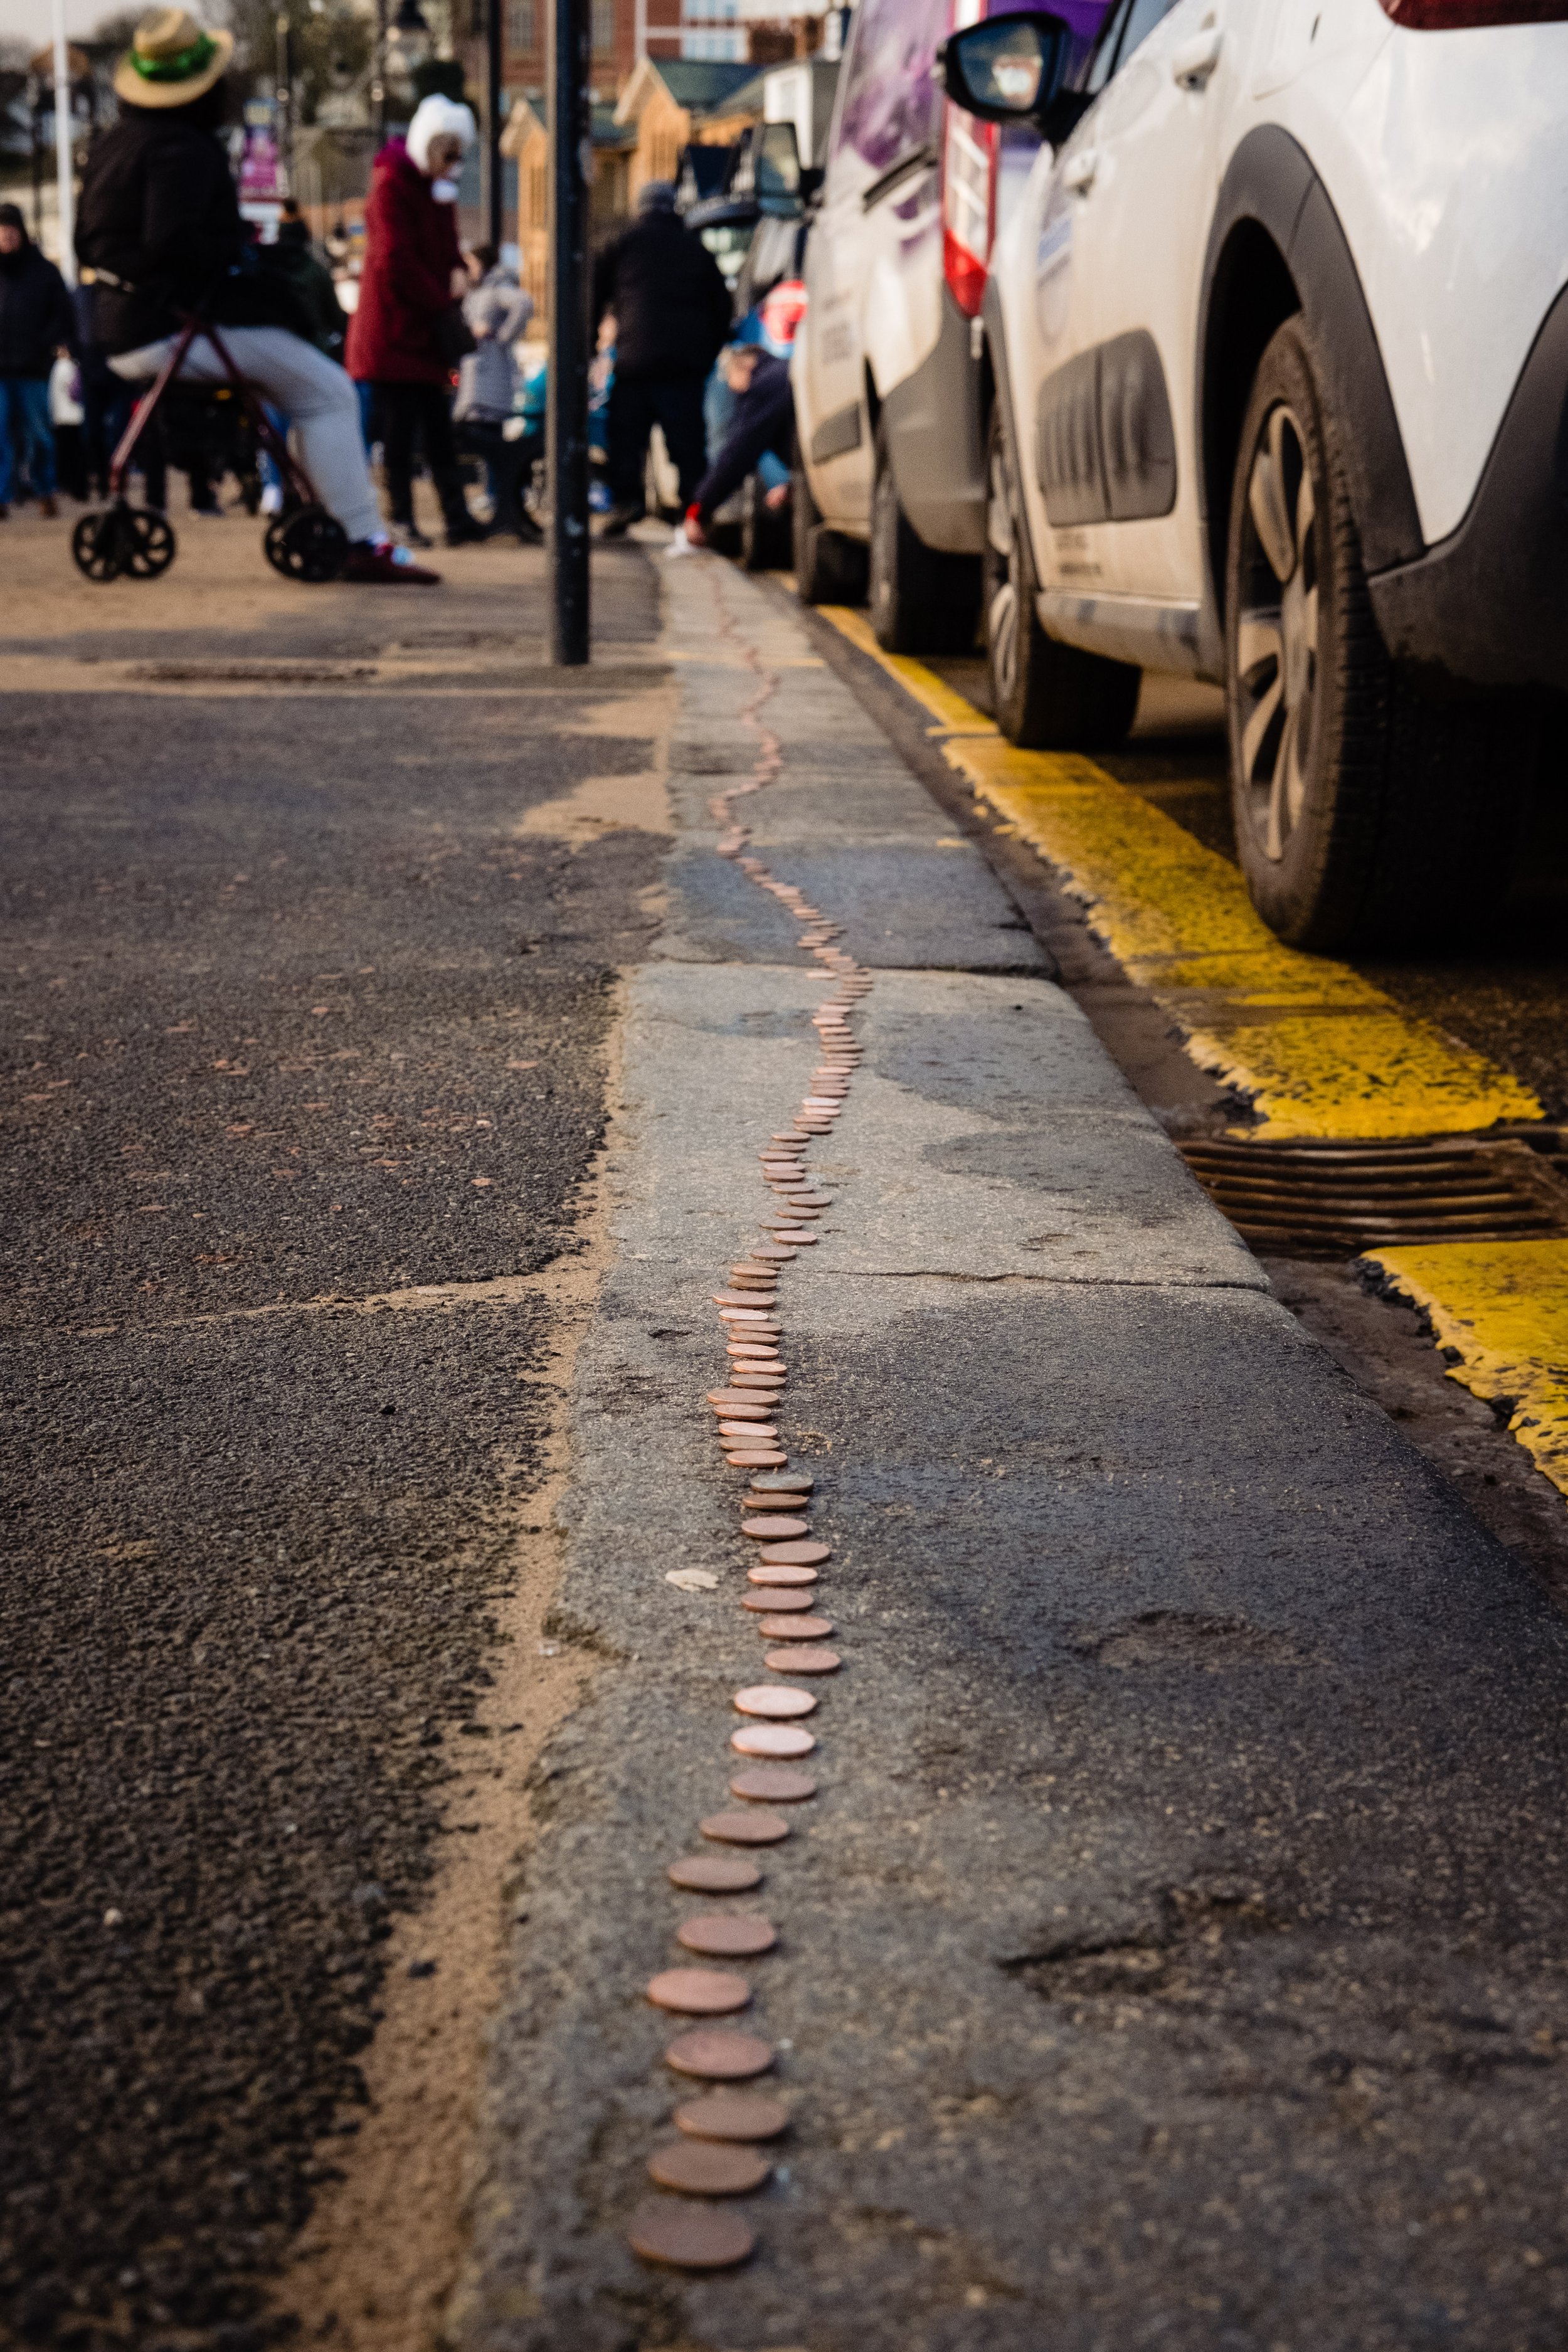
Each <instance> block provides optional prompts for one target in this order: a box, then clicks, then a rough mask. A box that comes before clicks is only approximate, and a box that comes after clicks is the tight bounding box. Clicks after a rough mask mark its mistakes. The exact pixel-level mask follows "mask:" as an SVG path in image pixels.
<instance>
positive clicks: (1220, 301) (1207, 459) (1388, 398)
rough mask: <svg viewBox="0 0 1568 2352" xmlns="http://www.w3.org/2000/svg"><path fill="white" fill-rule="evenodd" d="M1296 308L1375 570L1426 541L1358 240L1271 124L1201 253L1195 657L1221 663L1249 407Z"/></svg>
mask: <svg viewBox="0 0 1568 2352" xmlns="http://www.w3.org/2000/svg"><path fill="white" fill-rule="evenodd" d="M1293 316H1300V318H1301V319H1302V320H1303V322H1304V325H1305V327H1306V331H1307V333H1308V335H1309V336H1310V339H1311V341H1312V347H1313V353H1314V357H1315V359H1316V360H1317V362H1318V365H1319V368H1320V371H1321V377H1322V381H1323V383H1324V386H1325V390H1326V392H1327V394H1328V397H1329V400H1330V403H1331V406H1332V409H1333V413H1334V416H1335V419H1336V422H1337V423H1338V425H1340V427H1341V432H1340V436H1339V437H1340V443H1341V456H1342V461H1343V463H1344V467H1345V472H1346V477H1347V480H1348V485H1349V489H1350V498H1351V506H1352V511H1353V513H1354V515H1355V519H1356V527H1357V530H1358V531H1359V533H1360V536H1361V543H1362V556H1363V562H1364V564H1365V566H1366V569H1367V571H1368V572H1379V571H1382V570H1384V569H1385V568H1386V567H1387V566H1388V565H1390V564H1394V563H1404V562H1410V561H1411V560H1412V558H1413V557H1415V556H1416V555H1419V554H1420V553H1421V551H1422V548H1423V541H1422V537H1421V522H1420V517H1419V515H1418V513H1417V511H1416V506H1415V491H1414V489H1413V488H1412V486H1411V480H1410V469H1409V466H1408V464H1407V463H1406V460H1405V443H1404V439H1403V437H1402V436H1401V434H1400V430H1399V421H1398V418H1397V417H1396V415H1394V399H1393V395H1392V394H1391V393H1390V391H1389V388H1388V377H1387V373H1386V372H1385V370H1384V364H1383V354H1382V352H1381V351H1380V349H1379V347H1378V341H1377V332H1376V330H1375V328H1374V327H1373V321H1372V313H1371V311H1370V310H1368V308H1367V302H1366V296H1365V293H1364V291H1363V288H1362V282H1361V277H1360V273H1359V272H1358V270H1357V268H1356V266H1355V261H1354V258H1353V257H1352V253H1351V249H1350V244H1349V241H1348V239H1347V238H1346V236H1345V233H1344V230H1343V228H1342V226H1341V224H1340V219H1339V215H1338V214H1337V213H1336V212H1335V210H1334V208H1333V205H1332V204H1331V201H1330V198H1329V194H1328V191H1327V190H1326V189H1325V187H1324V186H1323V184H1322V182H1321V179H1320V178H1319V177H1318V174H1317V173H1316V172H1315V171H1314V169H1313V168H1312V164H1311V162H1310V158H1309V156H1308V155H1307V153H1306V151H1305V149H1303V148H1302V147H1301V146H1300V145H1299V144H1298V142H1296V141H1295V140H1294V139H1292V138H1291V137H1290V135H1289V132H1288V131H1282V130H1280V129H1279V126H1278V125H1277V124H1272V123H1270V124H1265V125H1264V126H1262V127H1261V128H1260V129H1258V130H1257V131H1251V132H1249V134H1248V135H1247V138H1246V139H1244V140H1243V141H1242V142H1241V144H1240V146H1239V147H1238V148H1237V151H1236V153H1235V154H1234V155H1233V156H1232V158H1231V160H1230V164H1229V166H1228V168H1227V170H1226V175H1225V178H1224V180H1223V181H1222V183H1221V184H1220V191H1219V195H1218V197H1217V199H1216V201H1215V211H1214V217H1213V222H1212V225H1211V227H1210V231H1209V240H1208V247H1207V251H1206V253H1205V259H1204V275H1203V287H1202V294H1201V297H1200V304H1199V327H1198V338H1197V352H1198V361H1197V367H1198V376H1197V384H1196V388H1195V398H1196V417H1197V425H1198V435H1197V442H1198V451H1199V465H1198V495H1199V501H1200V515H1201V518H1202V528H1203V544H1204V561H1205V582H1204V595H1203V620H1202V625H1201V645H1200V660H1201V665H1202V667H1203V668H1204V669H1205V672H1207V673H1208V674H1209V675H1211V676H1214V677H1222V676H1223V675H1224V667H1225V574H1226V541H1227V538H1228V534H1229V530H1230V492H1231V483H1232V479H1233V477H1234V475H1235V471H1236V457H1237V447H1238V446H1239V442H1240V436H1241V427H1242V422H1243V419H1244V418H1245V416H1246V414H1247V401H1248V399H1249V397H1250V395H1251V389H1252V380H1253V377H1254V376H1255V375H1256V373H1257V370H1258V361H1259V360H1260V359H1261V357H1262V355H1263V352H1264V350H1265V348H1266V346H1267V344H1268V341H1269V338H1270V337H1271V336H1272V335H1273V334H1274V333H1275V332H1276V331H1278V329H1279V327H1281V326H1282V325H1283V324H1284V322H1285V320H1287V319H1288V318H1290V317H1293Z"/></svg>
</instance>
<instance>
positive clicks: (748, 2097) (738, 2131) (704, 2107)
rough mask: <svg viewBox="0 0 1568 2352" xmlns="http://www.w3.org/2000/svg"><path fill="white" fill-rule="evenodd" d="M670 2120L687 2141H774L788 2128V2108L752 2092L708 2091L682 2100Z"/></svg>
mask: <svg viewBox="0 0 1568 2352" xmlns="http://www.w3.org/2000/svg"><path fill="white" fill-rule="evenodd" d="M670 2121H671V2123H673V2124H674V2126H675V2128H676V2130H677V2131H683V2132H685V2133H686V2135H687V2137H689V2139H713V2140H720V2139H731V2140H743V2139H777V2138H778V2137H779V2135H780V2133H781V2132H785V2131H787V2130H788V2129H789V2109H788V2108H787V2107H786V2106H785V2105H784V2102H783V2100H782V2099H764V2098H763V2097H762V2096H761V2095H760V2094H759V2093H757V2092H755V2091H709V2092H706V2093H705V2094H704V2095H703V2096H702V2097H701V2098H700V2099H688V2100H686V2101H685V2102H684V2104H683V2105H680V2106H679V2107H677V2109H676V2110H675V2113H674V2115H673V2116H671V2117H670Z"/></svg>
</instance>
